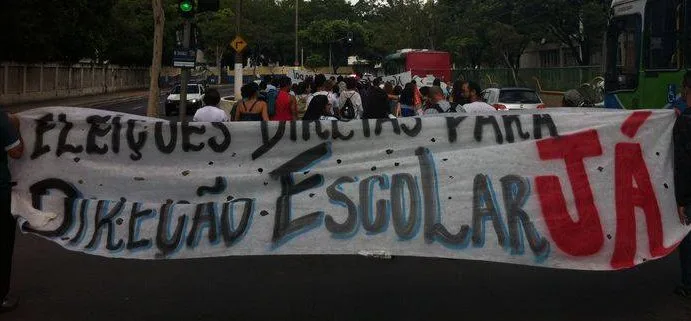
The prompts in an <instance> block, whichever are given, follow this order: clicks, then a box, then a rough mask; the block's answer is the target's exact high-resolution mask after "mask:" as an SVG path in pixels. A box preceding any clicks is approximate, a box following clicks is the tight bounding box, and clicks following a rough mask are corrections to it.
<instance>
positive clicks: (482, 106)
mask: <svg viewBox="0 0 691 321" xmlns="http://www.w3.org/2000/svg"><path fill="white" fill-rule="evenodd" d="M463 109H464V110H465V112H466V113H469V114H486V113H491V112H496V111H497V109H496V108H494V107H492V105H490V104H488V103H486V102H483V101H476V102H474V103H470V104H465V105H463Z"/></svg>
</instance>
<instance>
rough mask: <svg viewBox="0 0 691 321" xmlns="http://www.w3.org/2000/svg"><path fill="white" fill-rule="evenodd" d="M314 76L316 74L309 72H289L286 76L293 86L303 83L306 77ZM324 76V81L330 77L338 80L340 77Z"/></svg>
mask: <svg viewBox="0 0 691 321" xmlns="http://www.w3.org/2000/svg"><path fill="white" fill-rule="evenodd" d="M315 75H316V73H314V72H311V71H306V70H291V71H290V72H288V75H287V76H288V78H290V80H291V81H292V82H293V83H294V84H298V83H301V82H303V81H305V79H307V78H308V77H314V76H315ZM324 76H326V79H330V78H331V77H334V78H338V77H339V76H340V75H332V74H325V75H324Z"/></svg>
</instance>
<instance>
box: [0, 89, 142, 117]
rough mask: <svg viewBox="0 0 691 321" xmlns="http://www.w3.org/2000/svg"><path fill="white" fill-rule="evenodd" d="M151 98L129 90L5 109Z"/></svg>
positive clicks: (21, 109) (13, 106) (26, 108)
mask: <svg viewBox="0 0 691 321" xmlns="http://www.w3.org/2000/svg"><path fill="white" fill-rule="evenodd" d="M148 96H149V90H141V89H139V90H129V91H121V92H116V93H110V94H103V95H89V96H83V97H71V98H62V99H51V100H46V101H40V102H31V103H23V104H16V105H7V106H4V107H3V109H5V111H7V112H10V113H16V112H21V111H24V110H29V109H33V108H39V107H49V106H70V107H86V106H88V107H92V108H93V107H94V106H98V105H107V104H113V103H127V102H132V101H137V100H142V99H147V98H148Z"/></svg>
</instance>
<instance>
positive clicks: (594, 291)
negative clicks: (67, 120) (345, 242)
mask: <svg viewBox="0 0 691 321" xmlns="http://www.w3.org/2000/svg"><path fill="white" fill-rule="evenodd" d="M224 90H230V89H224ZM222 94H223V92H222ZM225 94H227V92H226V93H225ZM62 105H65V104H62ZM145 106H146V101H145V99H141V100H132V101H129V102H108V101H103V102H99V103H98V104H94V105H93V106H92V107H97V108H103V109H108V110H114V111H119V112H127V113H134V114H139V115H143V114H144V113H145V109H146V107H145ZM172 118H175V117H172ZM14 267H15V270H14V274H13V288H14V293H15V294H16V295H18V296H20V297H21V305H20V307H19V308H18V309H17V310H16V311H14V312H12V313H9V314H3V315H0V320H2V321H4V320H8V321H10V320H18V321H19V320H21V321H34V320H36V321H38V320H41V321H45V320H56V321H59V320H70V321H75V320H99V321H109V320H166V321H169V320H301V321H302V320H334V321H335V320H396V321H404V320H433V319H442V320H445V319H454V320H685V321H688V320H691V299H681V298H678V297H676V296H675V295H674V294H672V289H673V287H674V286H675V285H676V283H677V282H678V274H679V267H678V259H677V255H676V253H675V254H673V255H672V256H670V257H668V258H665V259H663V260H659V261H655V262H649V263H647V264H644V265H642V266H640V267H637V268H635V269H632V270H628V271H620V272H579V271H562V270H551V269H542V268H533V267H524V266H515V265H508V264H499V263H486V262H471V261H454V260H437V259H418V258H402V257H396V258H394V259H392V260H374V259H367V258H363V257H356V256H351V257H340V256H339V257H321V256H318V257H236V258H217V259H203V260H185V261H134V260H117V259H104V258H100V257H96V256H89V255H86V254H81V253H74V252H69V251H67V250H64V249H62V248H61V247H59V246H58V245H56V244H53V243H51V242H49V241H46V240H43V239H40V238H38V237H36V236H32V235H20V236H18V239H17V246H16V254H15V261H14Z"/></svg>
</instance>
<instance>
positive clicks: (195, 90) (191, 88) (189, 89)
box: [171, 85, 199, 95]
mask: <svg viewBox="0 0 691 321" xmlns="http://www.w3.org/2000/svg"><path fill="white" fill-rule="evenodd" d="M187 93H188V94H198V93H199V86H196V85H188V86H187ZM171 94H174V95H179V94H180V86H175V89H173V91H172V92H171Z"/></svg>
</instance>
